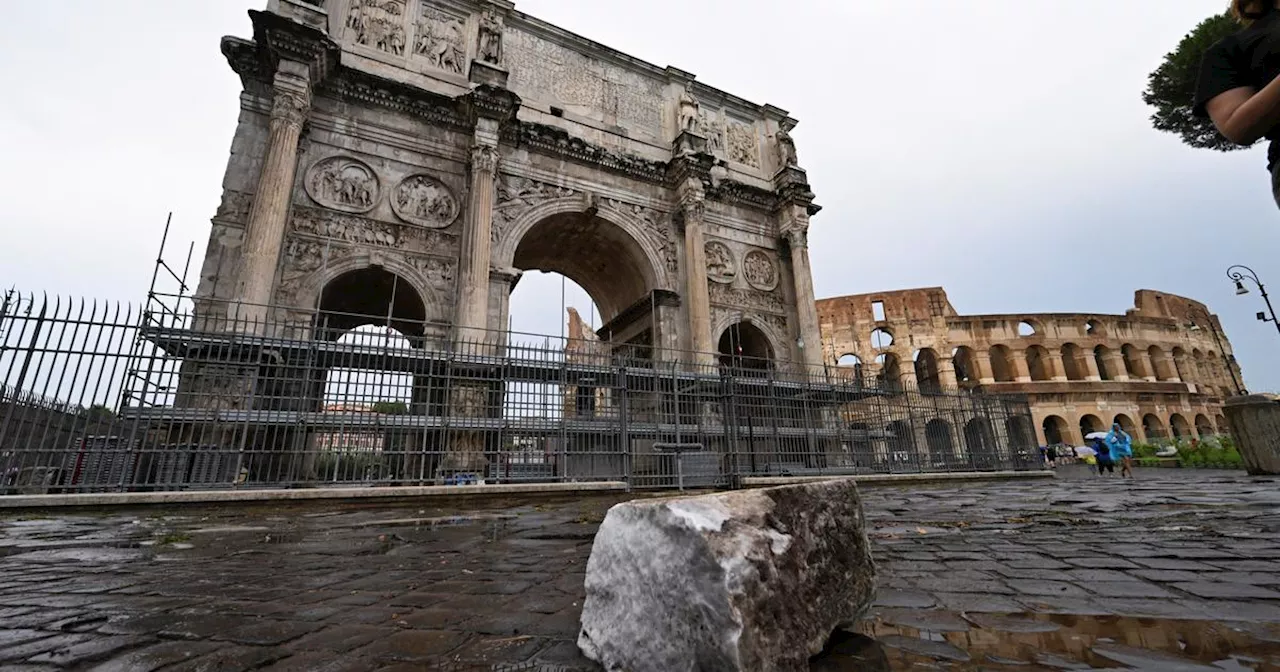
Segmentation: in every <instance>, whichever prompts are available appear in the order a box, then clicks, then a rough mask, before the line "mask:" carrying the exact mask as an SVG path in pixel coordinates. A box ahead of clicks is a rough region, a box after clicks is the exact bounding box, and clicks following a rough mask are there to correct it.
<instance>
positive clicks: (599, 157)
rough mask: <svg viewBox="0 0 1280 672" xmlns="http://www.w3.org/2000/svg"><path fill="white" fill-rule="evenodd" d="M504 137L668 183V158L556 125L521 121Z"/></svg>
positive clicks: (621, 171) (634, 175) (584, 161)
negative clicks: (625, 149) (604, 143)
mask: <svg viewBox="0 0 1280 672" xmlns="http://www.w3.org/2000/svg"><path fill="white" fill-rule="evenodd" d="M503 139H504V140H508V141H510V142H512V143H513V144H515V145H517V146H525V147H531V148H533V149H537V150H540V151H542V152H546V153H548V154H553V155H557V156H563V157H565V158H568V159H573V160H576V161H580V162H583V163H590V164H594V165H597V166H599V167H601V168H603V169H605V170H608V171H610V172H614V173H621V174H623V175H626V176H628V177H634V178H636V179H639V180H644V181H646V182H654V183H658V184H666V183H667V179H666V178H667V162H665V161H653V160H650V159H645V158H642V157H639V156H635V155H633V154H624V153H622V152H615V151H612V150H609V149H605V148H604V147H600V146H598V145H593V144H591V143H590V142H587V141H586V140H583V139H582V138H577V137H574V136H573V135H570V134H569V132H568V131H566V130H564V129H561V128H557V127H555V126H546V125H544V124H537V123H530V122H521V123H519V124H516V125H513V126H512V127H511V129H510V130H509V132H508V133H504V138H503Z"/></svg>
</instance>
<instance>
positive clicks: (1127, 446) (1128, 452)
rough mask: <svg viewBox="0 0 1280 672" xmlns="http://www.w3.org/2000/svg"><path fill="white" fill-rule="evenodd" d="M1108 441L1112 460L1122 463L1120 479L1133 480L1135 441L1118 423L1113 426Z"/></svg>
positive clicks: (1108, 434) (1108, 433)
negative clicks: (1127, 478)
mask: <svg viewBox="0 0 1280 672" xmlns="http://www.w3.org/2000/svg"><path fill="white" fill-rule="evenodd" d="M1106 441H1107V447H1109V448H1110V449H1111V459H1112V460H1119V462H1120V478H1125V477H1126V476H1127V477H1129V478H1133V440H1132V439H1130V438H1129V435H1128V434H1127V433H1126V432H1125V431H1124V430H1123V429H1121V428H1120V425H1119V423H1117V424H1114V425H1111V431H1110V432H1107V439H1106Z"/></svg>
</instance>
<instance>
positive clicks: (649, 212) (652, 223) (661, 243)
mask: <svg viewBox="0 0 1280 672" xmlns="http://www.w3.org/2000/svg"><path fill="white" fill-rule="evenodd" d="M603 205H604V207H606V208H609V209H611V210H616V211H618V212H623V213H627V214H630V215H631V216H632V217H635V218H636V219H639V220H640V221H642V222H644V232H645V235H646V236H647V237H648V238H649V243H650V244H651V245H652V246H653V248H654V249H655V250H657V251H658V256H659V257H661V258H662V263H663V265H664V266H666V269H667V272H668V273H671V274H673V275H674V274H675V273H676V272H677V271H679V269H680V259H679V256H678V255H677V252H676V246H675V242H674V240H673V236H672V235H671V220H670V218H669V217H667V216H665V215H663V214H662V213H660V212H658V211H657V210H653V209H650V208H646V207H644V206H643V205H637V204H635V203H623V202H622V201H619V200H617V199H613V198H606V199H604V203H603Z"/></svg>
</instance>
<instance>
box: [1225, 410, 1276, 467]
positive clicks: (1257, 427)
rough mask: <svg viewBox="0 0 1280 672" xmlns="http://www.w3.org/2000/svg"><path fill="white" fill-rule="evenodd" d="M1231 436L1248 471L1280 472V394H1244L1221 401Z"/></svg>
mask: <svg viewBox="0 0 1280 672" xmlns="http://www.w3.org/2000/svg"><path fill="white" fill-rule="evenodd" d="M1222 410H1223V413H1225V414H1226V416H1227V425H1228V426H1230V428H1231V438H1233V439H1235V442H1236V445H1237V446H1238V447H1239V449H1240V456H1241V457H1243V458H1244V465H1245V469H1247V470H1248V472H1249V473H1250V474H1253V475H1255V476H1259V475H1275V474H1280V395H1275V394H1248V395H1245V396H1241V397H1232V398H1230V399H1228V400H1227V402H1226V403H1225V404H1223V409H1222Z"/></svg>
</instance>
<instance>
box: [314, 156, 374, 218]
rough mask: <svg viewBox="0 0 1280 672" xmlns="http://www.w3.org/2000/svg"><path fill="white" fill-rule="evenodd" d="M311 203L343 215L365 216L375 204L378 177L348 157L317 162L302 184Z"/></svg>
mask: <svg viewBox="0 0 1280 672" xmlns="http://www.w3.org/2000/svg"><path fill="white" fill-rule="evenodd" d="M303 186H304V187H305V188H306V190H307V195H308V196H310V197H311V200H313V201H315V202H316V203H319V204H320V205H323V206H325V207H329V208H333V209H334V210H342V211H344V212H355V213H362V212H368V211H370V210H372V209H373V208H374V206H376V205H377V204H378V197H379V195H380V194H379V185H378V176H377V174H375V173H374V172H373V169H372V168H370V167H369V166H368V165H367V164H365V163H364V162H363V161H360V160H359V159H355V158H351V157H348V156H333V157H329V158H327V159H321V160H320V161H317V162H316V163H315V165H313V166H312V167H311V170H309V171H307V177H306V179H305V180H304V181H303Z"/></svg>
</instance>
